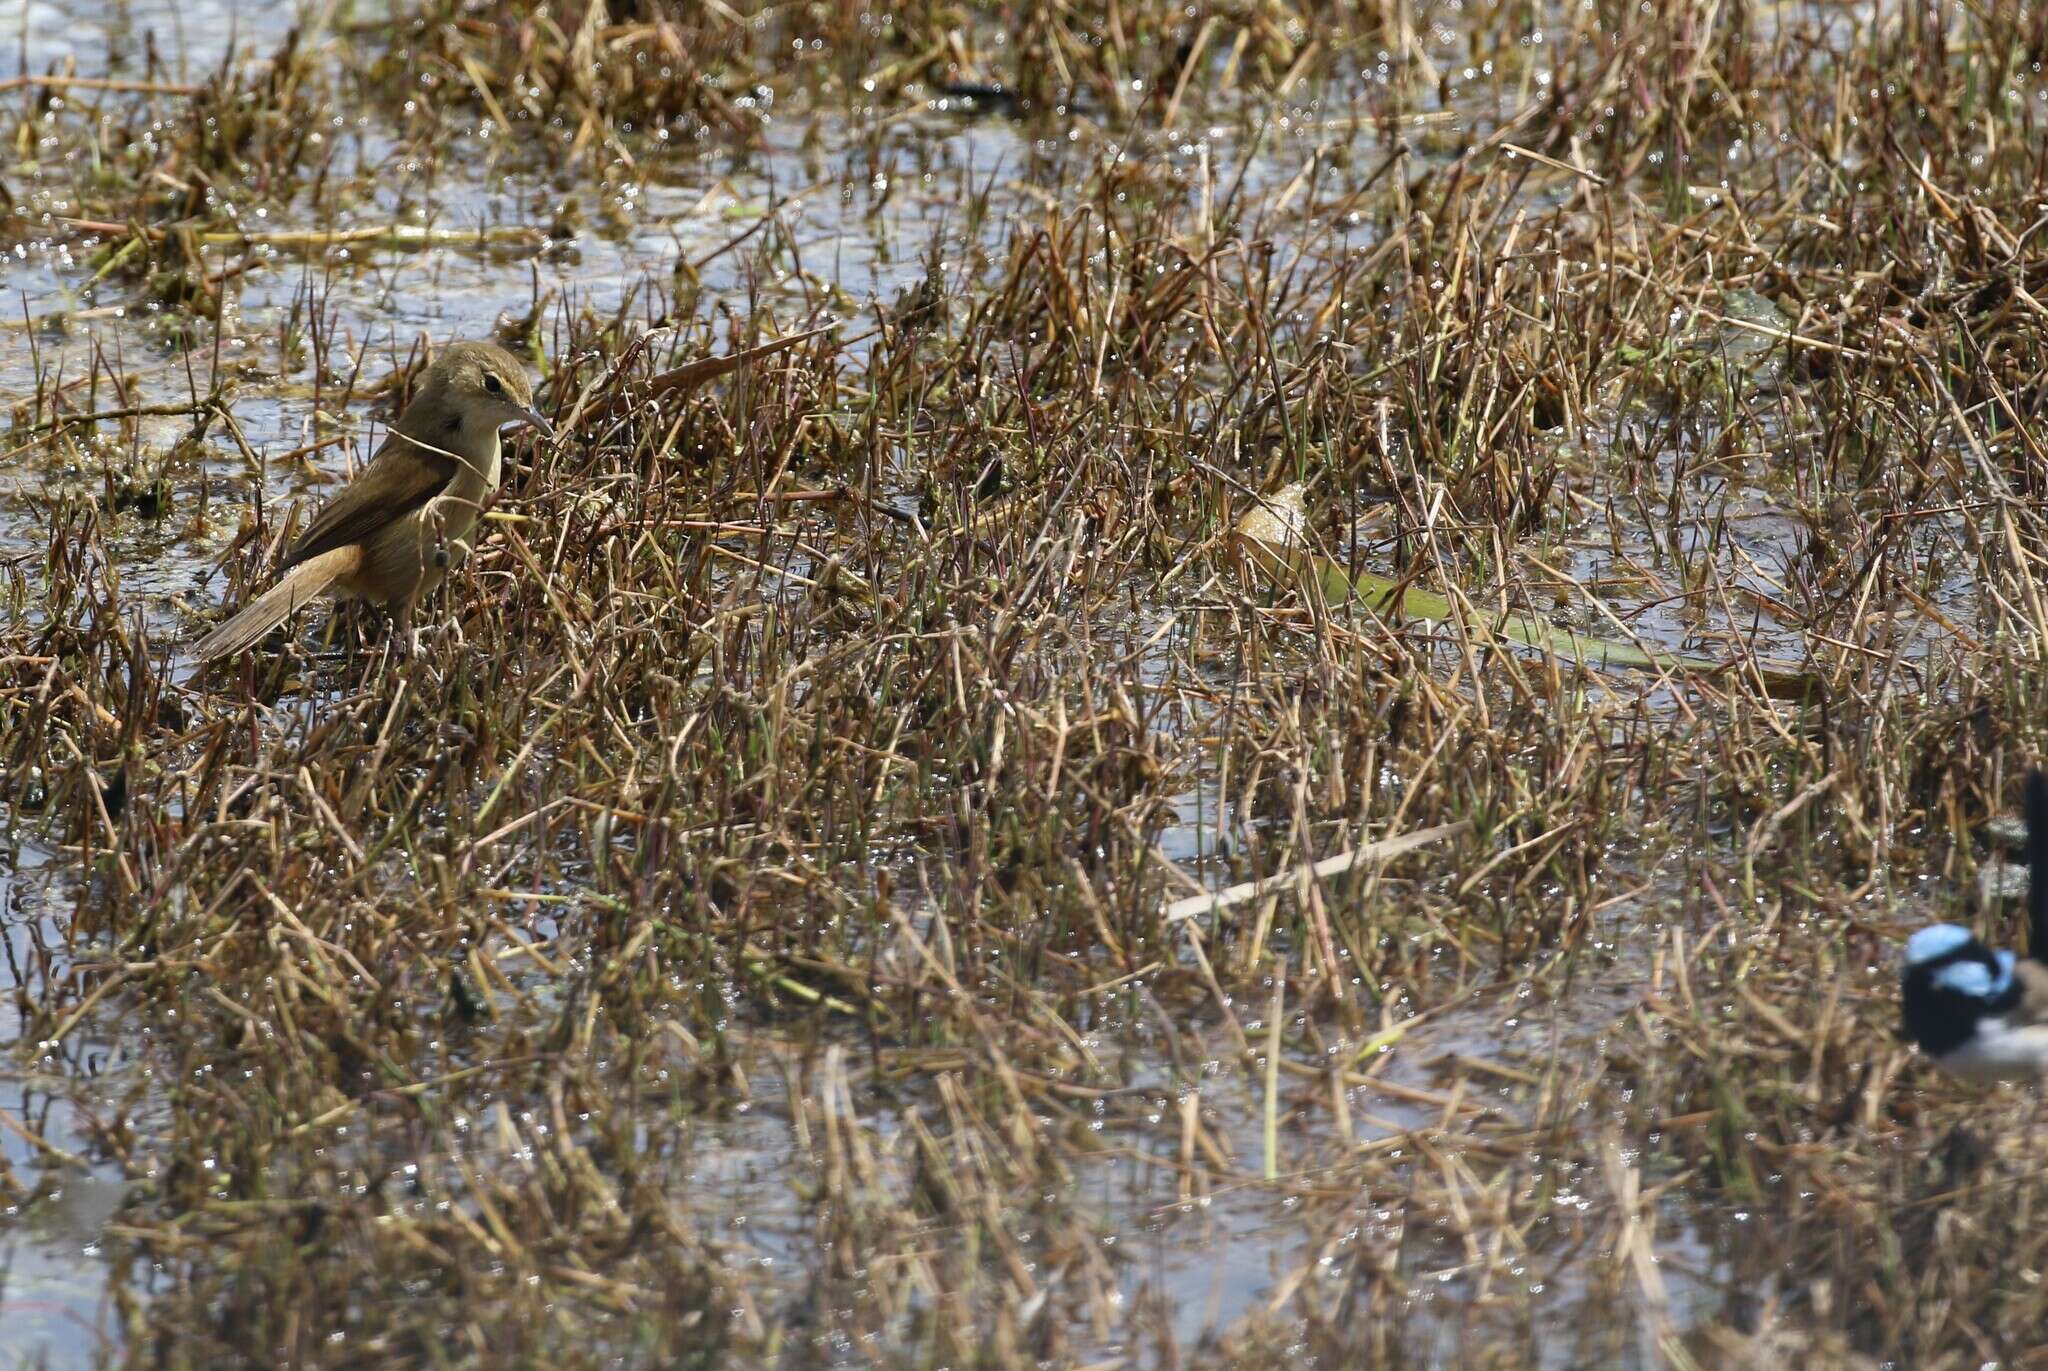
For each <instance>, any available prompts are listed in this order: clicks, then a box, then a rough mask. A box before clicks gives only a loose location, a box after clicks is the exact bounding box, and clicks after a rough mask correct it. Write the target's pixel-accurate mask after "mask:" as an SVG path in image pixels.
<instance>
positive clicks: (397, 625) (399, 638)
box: [391, 595, 420, 657]
mask: <svg viewBox="0 0 2048 1371" xmlns="http://www.w3.org/2000/svg"><path fill="white" fill-rule="evenodd" d="M391 651H392V654H393V655H394V656H397V657H417V656H419V655H420V632H419V630H418V629H417V628H415V627H414V626H413V622H412V596H410V595H408V596H406V597H405V598H404V599H402V600H400V601H399V602H398V603H397V604H396V605H394V606H393V607H392V624H391Z"/></svg>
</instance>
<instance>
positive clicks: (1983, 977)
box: [1933, 953, 2012, 1000]
mask: <svg viewBox="0 0 2048 1371" xmlns="http://www.w3.org/2000/svg"><path fill="white" fill-rule="evenodd" d="M2010 955H2011V954H2010V953H2008V954H2006V956H2010ZM2011 984H2012V963H2011V962H2009V961H2007V960H2006V958H2005V957H2000V958H1999V971H1998V974H1997V975H1996V976H1993V975H1992V974H1991V968H1990V967H1988V966H1986V965H1984V963H1982V962H1957V963H1956V964H1955V965H1954V966H1945V967H1943V968H1942V969H1941V970H1939V971H1937V972H1935V973H1934V980H1933V985H1934V988H1935V989H1937V990H1952V991H1954V992H1955V993H1956V994H1958V995H1964V996H1967V997H1969V998H1970V999H1973V1000H1995V999H1997V998H1998V997H1999V996H2000V995H2002V994H2004V993H2005V989H2006V987H2007V986H2009V985H2011Z"/></svg>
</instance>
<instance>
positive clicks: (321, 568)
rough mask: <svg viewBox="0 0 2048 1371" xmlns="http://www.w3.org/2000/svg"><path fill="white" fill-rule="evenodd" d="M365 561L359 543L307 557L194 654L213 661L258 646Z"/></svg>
mask: <svg viewBox="0 0 2048 1371" xmlns="http://www.w3.org/2000/svg"><path fill="white" fill-rule="evenodd" d="M362 564H363V549H362V546H361V545H360V544H358V543H350V544H349V545H348V546H346V547H337V548H330V549H329V550H328V551H326V552H323V553H321V554H320V555H319V556H318V557H309V558H307V559H306V560H305V561H303V562H301V563H299V564H298V565H297V566H295V567H293V568H292V569H291V570H290V571H287V572H286V573H285V574H284V577H283V579H282V580H280V581H279V582H278V583H277V584H276V585H274V586H272V587H271V588H270V589H268V590H266V591H264V592H263V593H262V594H261V595H258V596H257V597H256V598H255V599H253V600H251V601H250V602H249V603H248V604H246V605H244V606H243V607H242V608H241V610H240V611H239V612H238V613H237V614H236V615H235V617H234V618H232V619H229V620H228V621H227V622H226V623H224V624H221V625H219V626H218V627H216V628H215V629H214V630H213V632H211V633H209V634H207V635H206V636H205V637H204V638H201V639H200V640H199V641H198V642H197V643H196V644H194V645H193V648H192V655H193V656H195V657H197V658H198V659H199V660H200V661H202V662H210V661H212V660H213V659H214V658H216V657H227V656H231V655H233V654H234V653H237V652H240V651H242V650H243V649H244V648H250V647H254V646H255V645H256V644H257V643H259V642H261V641H262V640H263V635H264V634H266V633H268V632H270V630H271V629H273V628H276V627H277V626H278V625H279V624H281V623H283V622H284V621H285V620H286V619H288V618H290V617H291V616H292V613H293V612H294V611H295V610H298V609H301V608H303V607H304V606H305V605H306V604H308V603H309V602H310V601H311V600H312V599H313V598H314V597H315V596H317V595H318V594H319V593H320V592H321V591H323V590H325V589H327V587H328V586H330V585H332V584H333V583H334V582H335V580H336V579H337V578H339V577H342V576H346V575H348V574H349V573H350V572H352V571H355V570H357V569H358V568H359V567H361V566H362Z"/></svg>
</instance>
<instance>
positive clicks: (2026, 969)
mask: <svg viewBox="0 0 2048 1371" xmlns="http://www.w3.org/2000/svg"><path fill="white" fill-rule="evenodd" d="M2012 975H2013V980H2014V982H2015V983H2017V984H2018V986H2019V989H2020V999H2019V1003H2018V1004H2016V1005H2014V1006H2013V1007H2012V1009H2011V1011H2010V1012H2009V1013H2008V1014H2007V1015H2006V1018H2007V1019H2008V1020H2010V1021H2011V1022H2012V1023H2014V1024H2025V1023H2048V965H2044V964H2042V963H2040V962H2037V961H2035V960H2034V959H2033V958H2032V957H2023V958H2021V959H2020V961H2019V963H2018V964H2017V965H2015V966H2014V967H2013V969H2012Z"/></svg>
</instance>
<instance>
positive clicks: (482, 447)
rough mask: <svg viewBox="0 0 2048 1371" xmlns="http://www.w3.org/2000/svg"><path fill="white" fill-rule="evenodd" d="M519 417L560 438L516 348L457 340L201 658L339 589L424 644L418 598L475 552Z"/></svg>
mask: <svg viewBox="0 0 2048 1371" xmlns="http://www.w3.org/2000/svg"><path fill="white" fill-rule="evenodd" d="M514 423H524V424H530V425H532V426H533V427H534V428H536V429H538V430H539V431H540V433H541V434H542V435H543V436H544V437H549V438H552V437H554V436H555V430H554V427H553V426H552V425H550V424H549V423H548V421H547V420H546V419H544V418H542V417H541V415H540V412H539V411H538V410H536V409H535V408H534V407H533V389H532V387H531V386H530V385H528V384H527V380H526V372H525V370H524V369H523V368H522V367H521V366H520V365H519V363H518V361H517V360H516V359H515V358H514V357H513V356H512V354H511V353H509V352H507V351H505V350H504V349H503V348H501V347H496V346H494V345H492V344H490V343H455V344H453V345H451V346H450V347H449V348H448V349H447V350H446V351H445V352H443V353H442V354H441V355H440V356H439V357H437V358H436V359H435V360H434V364H433V365H432V366H430V367H428V368H427V371H426V375H425V376H423V377H422V378H421V379H420V387H419V391H418V393H416V394H415V395H414V396H413V398H412V403H411V404H409V405H407V406H406V407H405V412H404V413H403V414H401V415H399V416H398V422H396V423H395V424H393V425H392V426H391V432H390V434H389V435H388V436H387V437H386V438H385V439H384V444H383V446H381V447H379V448H378V449H377V455H376V456H375V457H372V458H371V459H370V464H369V465H368V466H366V467H364V468H363V469H362V471H361V472H360V473H358V474H357V476H356V478H355V480H353V481H351V482H349V483H348V485H347V486H346V487H345V488H343V490H342V491H341V493H340V494H338V495H336V496H335V497H334V498H333V499H331V500H329V501H328V502H327V503H326V504H325V505H323V506H321V509H320V512H319V513H318V514H317V515H315V516H314V518H313V522H312V524H311V525H309V526H308V527H307V529H306V531H305V532H304V533H302V534H300V535H299V541H298V542H297V543H295V544H294V545H293V546H292V550H291V552H290V553H289V554H287V555H286V557H285V559H284V568H283V569H284V573H285V574H284V578H283V579H282V580H280V581H279V582H278V583H277V584H276V585H274V586H272V587H271V588H270V589H269V590H266V591H264V592H263V594H261V595H259V596H257V597H256V598H255V599H254V600H253V601H251V602H250V603H249V604H248V605H247V606H246V607H244V608H243V609H242V610H241V612H240V613H238V614H236V615H235V616H234V617H233V618H232V619H229V620H228V621H227V622H226V623H224V624H221V625H220V626H219V627H217V628H215V629H214V630H213V631H212V632H211V633H209V634H207V635H206V636H205V637H204V638H201V639H200V640H199V642H198V644H197V645H196V646H195V647H194V648H193V649H192V651H193V654H194V655H195V656H196V657H198V659H199V660H200V661H202V662H207V661H212V660H213V659H214V658H216V657H225V656H228V655H229V654H231V653H235V652H240V651H242V650H243V649H244V648H248V647H253V646H254V645H255V644H256V643H257V642H259V641H261V640H262V638H263V635H264V634H266V633H268V632H270V630H271V629H273V628H276V627H277V626H278V625H279V624H281V623H283V622H284V621H285V620H286V619H287V618H289V617H290V616H291V614H292V613H293V612H294V611H295V610H298V609H299V608H301V607H302V606H304V605H305V604H307V603H308V602H309V601H311V600H312V599H313V597H314V596H316V595H319V594H321V593H322V592H325V591H329V590H332V591H335V592H337V593H338V594H340V595H341V596H343V597H348V596H358V597H360V598H362V599H365V600H368V601H370V602H371V603H372V604H376V605H383V606H386V607H388V608H389V609H390V610H391V611H392V613H393V615H394V617H395V618H396V620H397V633H398V637H397V639H396V640H395V641H396V642H397V643H398V644H399V645H400V646H401V648H402V649H403V650H412V649H413V648H415V647H417V642H416V641H415V639H414V635H413V627H412V609H413V605H414V603H415V602H416V601H417V600H418V599H419V597H420V596H422V595H425V594H427V593H428V592H429V591H431V590H433V588H434V587H435V586H437V585H439V584H440V583H441V578H442V577H443V576H445V575H446V574H447V572H448V568H449V567H450V566H451V565H454V564H455V563H456V562H457V560H458V558H459V556H460V555H461V554H462V553H466V552H467V548H466V547H460V548H459V547H458V544H459V543H460V541H461V539H462V538H463V537H464V536H465V535H466V534H468V532H469V530H470V529H471V527H473V526H474V525H475V523H476V519H477V515H478V513H479V512H481V510H482V508H483V503H484V501H485V500H486V499H488V498H489V497H490V495H491V493H492V492H493V491H495V490H497V488H498V476H499V471H500V465H501V454H500V451H499V447H498V430H499V429H501V428H503V427H505V426H506V425H507V424H514Z"/></svg>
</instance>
